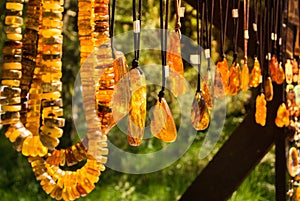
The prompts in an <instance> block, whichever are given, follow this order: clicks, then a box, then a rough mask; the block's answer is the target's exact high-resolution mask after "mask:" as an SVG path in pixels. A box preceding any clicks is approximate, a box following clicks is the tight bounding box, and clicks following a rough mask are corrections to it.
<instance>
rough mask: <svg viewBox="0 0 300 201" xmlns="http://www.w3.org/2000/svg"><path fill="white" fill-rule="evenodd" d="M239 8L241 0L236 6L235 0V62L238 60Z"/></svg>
mask: <svg viewBox="0 0 300 201" xmlns="http://www.w3.org/2000/svg"><path fill="white" fill-rule="evenodd" d="M239 10H240V0H238V5H237V7H236V5H235V0H234V1H233V9H232V17H233V24H234V29H235V30H234V34H233V46H234V50H233V51H234V52H233V63H234V62H236V60H237V55H238V47H237V43H238V33H239Z"/></svg>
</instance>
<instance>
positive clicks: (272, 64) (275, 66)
mask: <svg viewBox="0 0 300 201" xmlns="http://www.w3.org/2000/svg"><path fill="white" fill-rule="evenodd" d="M278 67H279V65H278V61H277V58H276V56H275V55H273V56H272V58H271V61H270V63H269V69H270V76H271V79H272V81H275V82H276V80H277V71H278Z"/></svg>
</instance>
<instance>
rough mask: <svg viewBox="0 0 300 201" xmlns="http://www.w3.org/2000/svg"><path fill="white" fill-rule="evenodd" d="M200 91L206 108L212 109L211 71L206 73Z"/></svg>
mask: <svg viewBox="0 0 300 201" xmlns="http://www.w3.org/2000/svg"><path fill="white" fill-rule="evenodd" d="M201 89H202V96H203V98H204V101H205V103H206V106H207V108H208V109H212V108H213V106H214V104H213V100H212V94H211V93H212V92H213V81H212V76H211V71H210V70H209V71H207V73H206V75H205V77H204V81H203V83H202V85H201Z"/></svg>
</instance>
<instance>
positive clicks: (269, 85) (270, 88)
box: [264, 77, 273, 101]
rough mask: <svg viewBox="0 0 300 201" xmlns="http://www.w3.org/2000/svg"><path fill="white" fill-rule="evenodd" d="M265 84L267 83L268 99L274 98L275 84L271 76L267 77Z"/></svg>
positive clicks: (266, 92)
mask: <svg viewBox="0 0 300 201" xmlns="http://www.w3.org/2000/svg"><path fill="white" fill-rule="evenodd" d="M264 85H265V94H266V101H271V100H273V84H272V79H271V77H268V78H267V80H266V81H265V83H264Z"/></svg>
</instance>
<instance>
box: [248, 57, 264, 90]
mask: <svg viewBox="0 0 300 201" xmlns="http://www.w3.org/2000/svg"><path fill="white" fill-rule="evenodd" d="M260 83H261V68H260V64H259V61H258V60H257V58H255V60H254V66H253V69H252V71H251V79H250V83H249V86H250V87H257V86H258V85H259V84H260Z"/></svg>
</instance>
